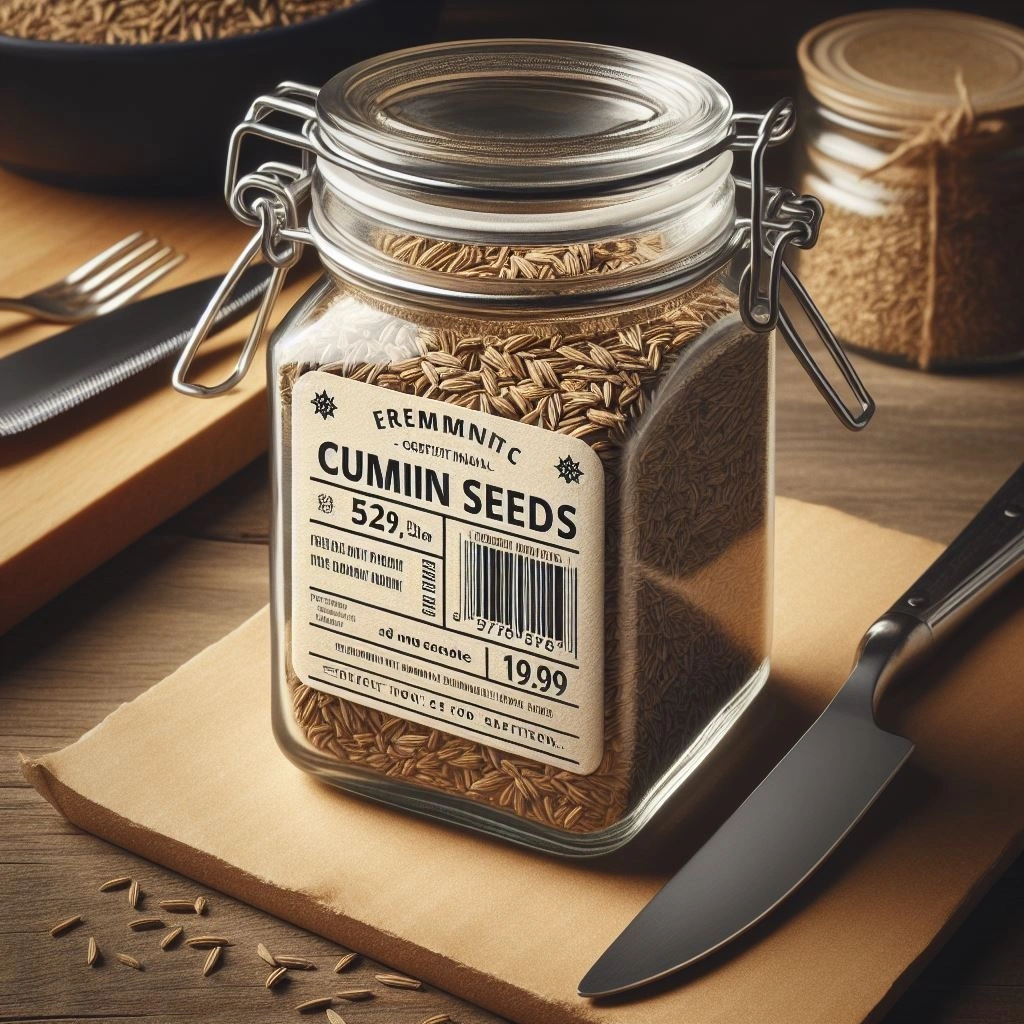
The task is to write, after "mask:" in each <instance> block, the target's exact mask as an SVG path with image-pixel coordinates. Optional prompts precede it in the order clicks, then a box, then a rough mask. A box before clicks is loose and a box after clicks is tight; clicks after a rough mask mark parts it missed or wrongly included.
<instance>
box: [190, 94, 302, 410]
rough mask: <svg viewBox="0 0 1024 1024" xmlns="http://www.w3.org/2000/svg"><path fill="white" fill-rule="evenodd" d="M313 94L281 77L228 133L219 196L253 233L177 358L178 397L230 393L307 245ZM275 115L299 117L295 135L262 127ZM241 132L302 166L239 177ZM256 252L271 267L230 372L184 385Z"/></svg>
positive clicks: (278, 166)
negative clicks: (293, 156)
mask: <svg viewBox="0 0 1024 1024" xmlns="http://www.w3.org/2000/svg"><path fill="white" fill-rule="evenodd" d="M317 91H318V90H317V89H316V88H315V87H313V86H308V85H300V84H299V83H296V82H284V83H282V84H281V85H279V86H278V87H277V88H276V89H275V90H274V92H273V93H272V94H270V95H268V96H261V97H259V99H257V100H256V101H255V102H254V103H253V105H252V106H251V107H250V108H249V111H248V113H247V114H246V116H245V119H244V120H243V121H242V123H241V124H239V125H238V127H237V128H236V129H235V130H234V132H232V134H231V145H230V148H229V150H228V161H227V170H226V172H225V179H224V197H225V199H226V200H227V204H228V206H229V207H230V209H231V212H232V213H234V215H235V217H236V218H237V219H238V220H240V221H241V222H242V223H243V224H248V225H250V226H252V227H255V228H256V229H257V230H256V232H255V233H254V234H253V236H252V238H251V239H250V240H249V242H248V244H247V245H246V246H245V248H244V249H243V250H242V252H241V253H240V254H239V256H238V258H237V259H236V260H235V262H234V263H233V264H232V265H231V269H230V270H228V272H227V274H226V275H225V276H224V280H223V281H221V283H220V285H219V286H218V287H217V290H216V291H215V292H214V294H213V297H212V298H211V299H210V301H209V303H208V304H207V306H206V309H204V310H203V313H202V316H200V318H199V322H198V323H197V324H196V326H195V327H194V328H193V330H192V333H191V334H190V335H189V339H188V342H187V343H186V344H185V347H184V349H183V350H182V352H181V355H180V356H179V357H178V362H177V364H176V365H175V367H174V373H173V374H172V376H171V383H172V384H173V385H174V388H175V390H176V391H180V392H181V393H182V394H183V395H190V396H192V397H194V398H213V397H214V396H215V395H221V394H224V392H226V391H230V390H231V389H232V388H233V387H235V385H236V384H238V383H239V382H240V381H241V380H242V378H243V377H244V376H245V375H246V373H248V372H249V367H250V366H251V365H252V361H253V358H254V357H255V355H256V350H257V349H258V348H259V344H260V341H261V340H262V338H263V334H264V332H265V331H266V329H267V323H268V321H269V320H270V314H271V312H272V311H273V308H274V305H275V303H276V302H277V299H278V297H279V296H280V294H281V289H282V288H283V287H284V282H285V278H286V277H287V276H288V271H289V270H290V269H291V268H292V267H294V266H295V264H296V263H298V262H299V259H300V258H301V256H302V249H303V247H304V246H306V245H308V244H310V241H311V239H310V236H309V232H308V230H307V229H306V228H304V227H302V226H300V219H301V218H302V216H303V213H304V207H305V204H306V201H307V199H308V198H309V190H310V184H311V181H312V163H313V162H312V156H313V154H314V152H315V149H314V147H313V144H312V143H311V142H310V137H309V133H310V129H311V126H312V125H313V124H314V123H315V121H316V109H315V107H314V106H313V102H312V101H315V99H316V95H317ZM274 113H278V114H287V115H292V116H294V117H298V118H300V119H301V128H300V130H299V132H297V133H296V132H293V131H288V130H286V129H283V128H277V127H274V126H273V125H269V124H266V123H265V121H266V118H267V117H269V116H270V115H271V114H274ZM247 135H256V136H259V137H260V138H263V139H267V140H269V141H271V142H279V143H283V144H285V145H290V146H293V147H295V148H296V149H299V150H300V151H301V152H302V163H301V165H299V166H296V165H293V164H285V163H279V162H276V161H268V162H267V163H263V164H261V165H260V166H259V167H258V168H257V170H255V171H253V172H252V173H250V174H246V175H244V176H243V177H241V178H239V177H238V168H239V156H240V152H241V146H242V140H243V139H244V138H245V136H247ZM261 255H262V257H263V259H264V260H265V261H266V262H267V263H269V264H270V265H271V266H272V267H273V270H272V272H271V274H270V279H269V280H268V282H267V286H266V290H265V292H264V293H263V298H262V299H261V300H260V306H259V309H258V310H257V312H256V317H255V319H254V320H253V324H252V327H251V328H250V330H249V336H248V337H247V338H246V340H245V343H244V344H243V345H242V349H241V351H240V352H239V355H238V359H237V360H236V361H235V365H234V367H233V369H232V371H231V373H230V374H229V375H228V376H227V377H226V378H225V379H224V380H222V381H220V382H219V383H217V384H212V385H205V384H194V383H190V382H189V381H188V380H186V377H187V376H188V372H189V370H190V369H191V366H192V361H193V360H194V359H195V356H196V353H197V352H198V351H199V348H200V346H201V345H202V344H203V342H204V341H205V340H206V337H207V335H208V334H209V333H210V330H211V328H212V327H213V324H214V322H215V321H216V320H217V316H218V314H219V312H220V310H221V308H222V307H223V306H225V305H227V304H228V302H229V301H230V299H231V294H232V292H233V291H234V289H235V287H236V285H237V284H238V281H239V279H240V278H241V276H242V274H243V273H244V272H245V270H246V269H247V268H248V267H249V266H250V265H251V264H253V263H255V262H256V260H257V259H259V257H260V256H261Z"/></svg>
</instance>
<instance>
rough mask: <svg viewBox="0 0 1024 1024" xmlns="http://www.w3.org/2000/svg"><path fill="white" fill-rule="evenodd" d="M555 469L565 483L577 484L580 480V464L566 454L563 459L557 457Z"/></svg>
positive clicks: (581, 474) (581, 473)
mask: <svg viewBox="0 0 1024 1024" xmlns="http://www.w3.org/2000/svg"><path fill="white" fill-rule="evenodd" d="M555 469H557V470H558V475H559V476H560V477H561V478H562V479H563V480H564V481H565V482H566V483H567V484H578V483H579V482H580V478H581V477H582V476H583V470H582V469H580V464H579V463H578V462H577V461H576V460H575V459H572V458H570V457H569V456H568V455H566V456H565V458H564V459H559V460H558V461H557V462H556V463H555Z"/></svg>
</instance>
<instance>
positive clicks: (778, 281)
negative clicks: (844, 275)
mask: <svg viewBox="0 0 1024 1024" xmlns="http://www.w3.org/2000/svg"><path fill="white" fill-rule="evenodd" d="M795 123H796V120H795V115H794V105H793V101H792V100H791V99H781V100H779V101H778V102H777V103H776V104H775V105H774V106H773V107H771V109H770V110H768V111H767V113H765V114H763V115H756V114H737V115H736V116H735V117H734V118H733V147H734V148H735V149H738V150H746V149H749V150H750V180H749V181H744V180H743V179H741V178H737V181H738V183H739V184H742V185H745V186H746V187H747V188H748V189H749V191H750V218H749V220H747V221H741V222H740V223H741V224H743V225H744V226H746V227H747V229H748V230H749V233H750V238H749V247H750V249H749V258H748V263H747V266H746V267H745V268H744V270H743V273H742V274H741V275H740V281H739V289H738V290H739V299H740V316H741V317H742V318H743V322H744V323H745V324H746V325H747V327H748V328H749V329H750V330H752V331H757V332H759V333H764V332H767V331H771V330H774V329H775V327H776V326H779V327H780V329H781V331H782V336H783V338H785V340H786V344H787V345H789V347H790V349H791V350H792V352H793V354H794V355H795V356H796V357H797V359H798V360H799V362H800V364H801V365H802V366H803V367H804V369H805V370H806V371H807V373H808V375H809V376H810V378H811V380H812V382H813V383H814V386H815V387H816V388H817V389H818V390H819V391H820V392H821V394H822V396H823V397H824V399H825V401H826V402H827V403H828V405H829V407H830V408H831V409H832V411H833V412H834V413H835V414H836V416H837V417H838V418H839V421H840V422H841V423H842V424H843V425H844V426H845V427H848V428H849V429H850V430H862V429H863V428H864V427H866V426H867V425H868V422H869V421H870V419H871V417H872V415H873V414H874V411H875V403H874V401H873V399H872V398H871V396H870V394H868V391H867V389H866V388H865V387H864V384H863V382H862V381H861V379H860V377H859V376H858V374H857V371H856V370H855V369H854V367H853V364H852V363H851V362H850V359H849V357H848V356H847V354H846V352H845V351H844V350H843V347H842V345H841V344H840V343H839V340H838V339H837V338H836V336H835V334H833V332H832V329H831V328H830V327H829V326H828V323H827V322H826V321H825V318H824V317H823V316H822V314H821V311H820V310H819V309H818V307H817V306H816V305H815V304H814V301H813V300H812V299H811V297H810V295H808V293H807V289H805V288H804V286H803V285H802V284H801V283H800V280H799V278H798V277H797V276H796V274H795V273H794V272H793V270H792V269H791V268H790V267H789V266H788V265H787V264H786V262H785V257H786V250H787V249H788V248H789V246H790V245H793V246H795V247H796V248H797V249H810V248H811V247H812V246H814V244H815V243H816V242H817V240H818V228H819V225H820V224H821V218H822V215H823V213H824V209H823V207H822V205H821V202H820V201H819V200H818V199H817V198H816V197H815V196H810V195H798V194H797V193H796V192H794V191H793V190H792V189H787V188H778V187H775V186H768V185H765V181H764V154H765V152H766V150H767V149H768V148H769V147H770V146H776V145H778V144H779V143H781V142H784V141H785V140H786V139H787V138H789V136H790V135H791V134H792V132H793V128H794V126H795ZM783 279H785V284H786V287H787V289H788V290H789V291H790V292H791V293H792V294H793V296H794V297H795V299H796V301H797V304H798V305H799V307H800V309H801V310H802V312H803V314H804V317H805V318H806V321H807V322H808V323H809V324H810V326H811V328H812V330H813V331H814V333H815V335H816V336H817V338H818V339H819V341H820V342H821V344H822V345H823V346H824V348H825V350H826V351H827V352H828V354H829V356H830V357H831V359H832V361H833V362H834V363H835V365H836V367H837V368H838V370H839V372H840V374H841V375H842V378H843V380H844V381H845V382H846V385H847V386H848V387H849V389H850V391H851V392H852V394H853V396H854V398H855V399H856V402H857V408H856V409H851V408H850V407H849V406H848V405H847V404H846V402H845V401H844V400H843V398H842V396H841V395H840V394H839V392H838V391H837V390H836V388H835V386H834V385H833V383H832V382H831V380H830V379H829V378H828V376H827V375H826V374H825V372H824V371H823V370H822V368H821V367H820V366H819V365H818V363H817V362H816V360H815V359H814V356H813V355H812V354H811V352H810V350H809V349H808V347H807V344H806V343H805V341H804V338H803V337H802V336H801V334H800V331H799V329H798V328H797V325H796V323H795V322H794V319H793V317H792V316H791V315H790V314H789V313H788V312H787V310H786V308H785V304H784V302H783V300H782V282H783Z"/></svg>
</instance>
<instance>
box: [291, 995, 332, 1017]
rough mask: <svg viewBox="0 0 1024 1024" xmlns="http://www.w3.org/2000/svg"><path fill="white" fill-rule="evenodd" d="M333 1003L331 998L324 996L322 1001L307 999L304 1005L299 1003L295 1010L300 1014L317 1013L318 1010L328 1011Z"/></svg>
mask: <svg viewBox="0 0 1024 1024" xmlns="http://www.w3.org/2000/svg"><path fill="white" fill-rule="evenodd" d="M333 1002H334V1000H333V999H332V998H331V997H330V996H323V997H322V998H320V999H307V1000H306V1001H305V1002H304V1003H299V1005H298V1006H296V1007H295V1009H296V1010H297V1011H298V1012H299V1013H316V1011H317V1010H326V1009H327V1007H328V1006H330V1005H331V1004H332V1003H333Z"/></svg>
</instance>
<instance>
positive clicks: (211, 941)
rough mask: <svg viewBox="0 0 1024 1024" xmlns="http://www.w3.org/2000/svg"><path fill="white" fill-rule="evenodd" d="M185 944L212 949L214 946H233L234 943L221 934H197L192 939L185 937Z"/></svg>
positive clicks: (196, 947)
mask: <svg viewBox="0 0 1024 1024" xmlns="http://www.w3.org/2000/svg"><path fill="white" fill-rule="evenodd" d="M185 944H186V945H188V946H191V947H192V948H193V949H213V947H214V946H233V945H234V943H233V942H231V941H230V940H229V939H225V938H224V937H223V936H222V935H197V936H196V937H195V938H194V939H186V940H185Z"/></svg>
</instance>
